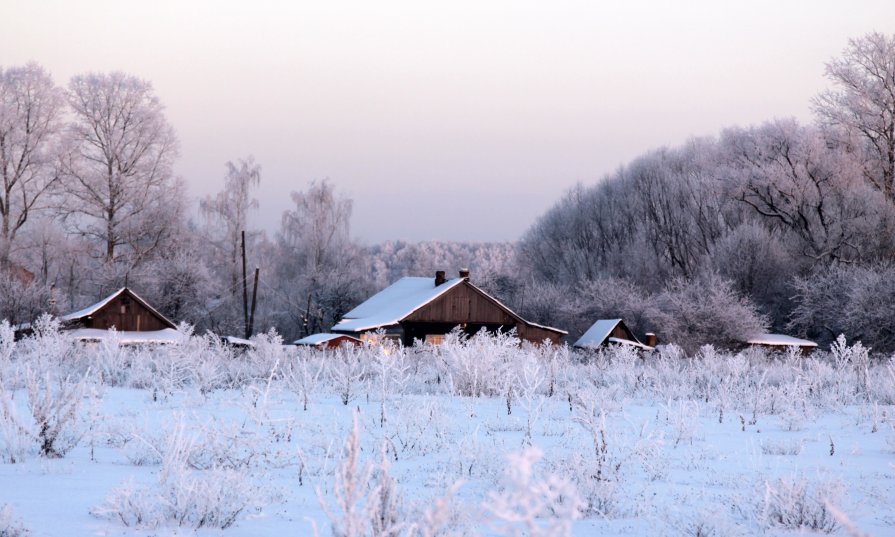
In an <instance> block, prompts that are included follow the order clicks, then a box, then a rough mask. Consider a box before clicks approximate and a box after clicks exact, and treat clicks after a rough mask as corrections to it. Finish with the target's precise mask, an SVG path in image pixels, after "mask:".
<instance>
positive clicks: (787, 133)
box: [0, 33, 895, 352]
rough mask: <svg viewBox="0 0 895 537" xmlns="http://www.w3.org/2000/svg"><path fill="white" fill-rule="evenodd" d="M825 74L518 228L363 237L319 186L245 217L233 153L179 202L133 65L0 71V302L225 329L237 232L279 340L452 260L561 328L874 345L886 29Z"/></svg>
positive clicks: (879, 324)
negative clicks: (799, 91) (64, 73)
mask: <svg viewBox="0 0 895 537" xmlns="http://www.w3.org/2000/svg"><path fill="white" fill-rule="evenodd" d="M826 75H827V77H828V79H829V80H830V82H831V87H830V88H829V89H828V90H825V91H823V92H821V93H819V94H818V95H817V96H816V97H815V98H814V99H813V101H812V105H813V111H814V114H815V121H814V122H813V123H812V124H810V125H804V124H799V123H798V122H797V121H796V120H794V119H775V120H772V121H768V122H766V123H764V124H762V125H758V126H753V127H746V128H742V127H734V128H729V129H726V130H724V131H723V132H721V133H720V134H719V135H718V136H713V137H704V138H696V139H692V140H690V141H689V142H687V143H686V144H684V145H682V146H680V147H666V148H659V149H656V150H652V151H650V152H648V153H645V154H644V155H642V156H640V157H639V158H637V159H635V160H634V161H632V162H631V163H629V164H627V165H626V166H624V167H622V168H620V169H619V170H617V171H616V172H614V173H611V174H609V175H607V176H606V177H604V178H603V179H602V180H600V181H598V182H597V183H595V184H592V185H578V186H576V187H574V188H572V189H571V190H569V191H568V192H566V193H565V195H564V196H563V197H562V198H561V199H560V200H559V201H558V202H557V203H556V205H555V206H554V207H553V208H551V209H550V210H549V211H547V213H545V214H544V215H542V216H541V217H540V218H538V219H537V221H536V222H535V223H534V224H533V225H532V226H531V228H530V229H529V230H528V231H527V232H526V233H525V234H524V236H523V237H522V239H521V240H520V241H518V243H493V244H462V243H444V242H423V243H406V242H401V241H397V242H395V241H390V242H386V243H383V244H377V245H373V246H365V245H362V244H360V243H359V242H358V241H357V240H356V239H355V238H353V237H352V235H351V232H350V218H351V211H352V202H351V200H350V199H348V198H347V197H345V196H344V195H341V194H340V193H339V192H338V191H337V189H336V188H335V186H334V185H333V184H332V183H331V182H329V181H315V182H312V183H310V184H309V185H308V186H307V188H306V189H305V190H303V191H299V192H293V193H292V201H293V206H292V207H291V208H290V209H289V210H287V211H286V212H285V213H284V214H283V215H282V218H281V223H280V226H279V229H278V230H276V231H275V232H273V233H267V232H264V231H261V230H257V229H251V228H250V227H249V225H248V223H249V221H248V216H249V214H250V213H251V211H253V210H256V209H257V207H258V203H257V201H256V200H255V199H254V197H253V192H254V189H256V188H257V187H258V185H259V183H260V181H261V180H262V169H261V166H260V164H259V163H257V162H256V161H255V160H254V159H252V158H251V157H248V158H242V159H235V160H234V161H232V162H228V163H226V165H225V167H224V174H223V181H222V184H221V190H220V191H219V192H218V193H217V194H215V195H212V196H208V197H206V198H204V199H201V200H199V203H198V209H199V210H198V211H197V212H196V211H193V210H192V209H193V207H191V206H190V204H189V203H187V201H185V200H186V197H185V186H184V183H183V181H182V180H181V179H179V178H177V177H176V176H175V175H174V174H173V164H174V162H175V161H176V158H177V157H178V156H179V155H178V144H177V137H176V134H175V132H174V130H173V128H172V127H171V125H170V124H169V123H168V121H167V119H166V117H165V114H164V107H163V106H162V104H161V102H160V100H159V98H158V96H157V95H156V94H155V93H154V91H153V89H152V86H151V84H150V83H149V82H148V81H145V80H141V79H139V78H137V77H134V76H131V75H127V74H124V73H117V72H116V73H92V74H86V75H79V76H75V77H74V78H72V80H71V81H70V82H69V84H68V86H67V87H66V88H61V87H59V86H57V85H56V84H55V82H54V81H53V80H52V78H51V77H50V75H49V74H48V73H47V72H46V71H45V70H44V69H43V68H42V67H41V66H39V65H37V64H33V63H32V64H28V65H25V66H20V67H10V68H6V69H0V173H2V181H3V183H2V188H0V218H2V229H0V272H2V274H3V276H2V277H0V287H2V288H0V317H5V318H9V319H10V320H11V321H13V322H26V321H28V320H30V319H31V318H33V317H34V315H35V314H36V313H38V312H40V311H45V310H47V309H48V308H50V309H55V310H57V312H62V313H64V312H65V311H68V310H70V309H73V308H76V307H80V306H83V305H85V304H88V303H90V302H91V301H94V300H97V299H98V298H100V297H102V296H104V295H105V294H106V293H109V292H111V291H114V290H115V289H117V288H118V287H121V286H123V285H125V284H126V285H128V286H130V287H132V288H133V289H135V290H137V292H138V293H140V294H142V295H143V296H144V297H145V298H147V299H148V300H149V301H150V302H151V303H153V304H155V305H157V306H158V307H159V309H160V310H161V311H162V312H164V313H166V314H167V315H170V316H171V317H173V318H175V319H177V320H186V321H189V322H191V323H194V324H195V325H196V326H197V327H198V328H199V329H200V330H202V329H210V330H214V331H217V332H220V333H230V334H237V335H240V333H241V332H242V327H243V323H244V321H243V318H242V316H243V308H242V296H243V285H244V282H243V279H244V276H243V270H242V259H241V247H242V245H241V235H242V232H243V231H245V232H246V250H247V252H248V262H249V268H250V270H249V277H251V268H253V267H254V266H256V265H257V266H260V267H261V277H260V281H259V288H258V294H259V301H258V304H259V306H258V314H257V316H256V323H255V324H256V331H258V330H266V329H268V328H270V327H274V328H276V329H277V330H278V331H279V332H280V333H282V334H283V335H284V336H286V337H287V338H292V337H299V336H302V335H306V334H309V333H314V332H319V331H325V330H327V329H328V328H329V327H330V326H332V324H333V323H334V322H335V321H336V320H338V319H339V318H340V317H341V316H342V314H344V313H345V312H346V311H348V310H349V309H351V308H352V307H353V306H355V305H356V304H357V303H359V302H360V301H362V300H363V299H365V298H366V297H367V296H369V295H370V294H372V293H373V292H375V291H376V290H378V289H380V288H382V287H384V286H385V285H387V284H388V283H390V282H391V281H393V280H395V279H396V278H398V277H400V276H404V275H408V274H413V275H428V274H434V271H435V270H436V269H445V268H446V269H452V268H459V267H461V266H464V267H469V268H471V269H472V270H473V279H474V281H475V282H476V283H477V284H479V285H480V286H482V287H483V288H485V289H486V290H487V291H489V292H492V293H493V294H495V295H497V296H499V297H500V298H501V299H502V300H504V301H505V302H507V303H508V304H509V305H510V306H511V307H513V308H515V309H517V310H518V311H519V312H520V313H521V314H523V315H525V316H528V317H530V318H532V319H533V320H536V321H538V322H543V323H550V324H554V325H556V326H560V327H563V328H566V329H569V330H570V331H571V332H572V333H573V334H575V333H580V332H582V331H583V330H584V329H586V327H587V326H588V325H589V324H590V323H591V322H593V321H594V320H595V319H597V318H605V317H613V318H614V317H624V318H625V320H626V322H627V323H628V324H629V326H631V327H632V328H633V329H634V330H635V331H636V332H644V331H655V332H657V333H659V334H660V338H662V339H664V340H666V341H676V342H678V343H681V344H683V345H685V346H690V347H691V348H695V347H696V346H698V345H701V344H705V343H711V344H715V345H721V346H725V345H730V344H732V343H733V342H734V341H737V340H738V339H741V338H742V337H744V336H745V335H748V334H749V333H754V332H757V331H765V330H774V331H783V332H789V333H794V334H797V335H803V336H807V337H811V338H815V339H818V340H820V341H821V342H822V343H825V342H828V341H831V340H832V339H834V338H835V337H836V336H837V335H838V334H839V333H843V332H844V333H846V335H847V336H848V337H849V338H856V339H862V340H863V341H864V342H865V344H868V345H872V346H873V347H874V348H875V349H876V350H879V351H886V352H888V351H892V350H895V336H893V334H895V321H893V320H892V319H895V307H893V306H892V305H893V304H895V283H893V282H895V280H893V279H892V277H891V276H893V271H895V264H893V263H892V256H893V252H895V35H893V36H886V35H883V34H878V33H873V34H868V35H866V36H863V37H860V38H856V39H853V40H851V41H850V42H849V43H848V46H847V47H846V48H845V50H844V51H843V53H842V55H841V56H840V57H838V58H835V59H833V60H831V61H830V62H829V63H828V64H827V65H826ZM31 275H33V278H32V277H31Z"/></svg>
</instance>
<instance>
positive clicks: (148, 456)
mask: <svg viewBox="0 0 895 537" xmlns="http://www.w3.org/2000/svg"><path fill="white" fill-rule="evenodd" d="M194 340H198V341H194V342H193V343H192V344H191V345H192V347H190V346H187V347H186V348H183V349H181V350H179V351H155V352H154V353H148V352H142V353H140V352H138V353H137V354H134V353H133V352H132V351H125V350H122V349H117V348H114V347H111V348H109V347H103V348H94V349H86V350H85V349H83V348H75V349H74V350H72V347H71V346H67V345H66V344H65V342H60V341H56V340H53V341H49V342H47V341H44V342H40V344H39V345H38V344H37V343H36V342H32V343H31V344H21V343H19V344H16V346H14V348H12V350H11V351H6V355H5V356H4V351H3V348H4V347H3V345H0V360H3V361H2V362H0V367H2V369H0V372H2V373H3V375H4V376H3V377H2V378H3V380H4V386H5V388H4V392H3V393H0V396H2V397H3V402H4V406H3V407H2V408H0V411H2V412H0V413H2V414H3V419H2V420H0V422H2V423H0V426H2V430H0V440H2V441H0V460H2V461H3V464H0V506H3V505H6V508H5V510H4V511H3V512H2V514H0V535H16V533H15V530H17V529H19V530H25V531H27V532H30V533H25V532H24V531H23V532H22V534H23V535H34V536H70V535H141V536H150V535H153V536H155V535H194V534H197V535H228V536H233V537H238V536H250V535H251V536H257V535H286V534H291V535H311V534H313V533H314V531H315V529H314V528H315V526H316V528H317V531H318V532H319V534H320V535H331V534H332V533H333V531H332V530H331V525H332V524H333V523H335V525H336V526H337V527H338V526H340V525H341V526H342V528H343V530H344V534H347V535H361V534H367V535H373V534H376V524H377V522H376V521H378V524H379V530H380V533H379V534H381V535H388V534H400V535H469V534H482V535H512V534H514V533H512V531H514V530H515V529H519V528H523V527H525V526H526V524H527V523H533V524H534V526H533V527H531V528H529V529H530V530H533V531H530V532H529V534H538V533H537V532H538V531H540V532H541V533H540V534H544V535H562V534H566V529H567V528H568V527H571V533H572V534H574V535H693V536H696V535H699V536H710V535H716V536H727V535H753V534H763V535H791V534H825V533H827V532H829V531H832V532H834V533H838V534H846V533H847V530H848V528H847V527H846V526H848V524H849V522H848V521H849V520H850V521H851V523H853V524H854V526H855V527H856V528H857V529H859V530H860V531H861V532H864V533H867V534H872V535H879V536H882V535H895V507H893V506H895V419H893V417H892V416H893V414H895V406H893V402H895V400H893V398H895V367H893V365H892V363H891V362H887V361H879V362H870V361H868V360H867V359H866V358H867V357H866V353H865V352H863V350H862V349H860V348H859V347H858V348H857V350H856V352H855V349H854V348H848V347H843V348H841V349H839V351H838V354H837V353H829V354H823V355H820V354H819V355H817V356H818V357H817V358H809V359H805V358H801V357H798V356H795V355H791V356H788V357H776V358H768V357H765V356H764V355H763V354H761V353H756V352H752V353H746V354H741V355H737V356H732V355H724V354H718V353H714V352H713V351H711V350H710V349H704V350H703V351H701V353H700V355H699V356H697V357H695V358H684V357H681V356H680V354H679V351H677V349H675V348H673V347H670V348H666V349H665V350H663V351H662V352H661V353H655V354H652V355H648V356H646V357H645V358H644V359H643V360H641V359H639V358H637V357H636V355H633V354H630V353H629V351H626V350H623V349H622V350H617V351H611V352H609V353H604V354H601V355H599V356H596V357H591V358H592V360H591V362H590V364H589V365H581V364H577V363H576V362H574V361H573V360H574V359H576V358H577V357H575V356H570V355H569V353H568V352H567V351H555V350H553V351H550V350H538V349H532V348H522V349H520V348H518V347H516V346H512V345H508V344H507V343H506V342H505V341H493V340H490V341H483V340H480V341H476V342H470V343H467V344H459V343H451V344H449V345H448V347H446V348H443V349H441V350H440V351H433V350H417V351H401V350H397V351H395V352H393V353H391V354H385V353H382V352H380V351H378V350H372V351H360V352H352V353H342V354H340V355H329V354H323V353H311V352H301V353H300V354H295V352H297V351H291V350H283V349H281V348H279V347H278V346H276V345H275V343H276V341H273V342H266V343H268V344H265V342H262V345H261V346H260V348H259V350H258V351H256V352H255V353H253V354H250V355H247V356H232V355H230V354H229V353H228V352H227V351H223V350H221V349H220V348H218V347H216V346H214V345H208V344H206V343H204V342H203V341H202V340H201V338H194ZM0 341H2V337H0ZM6 348H7V349H8V348H10V346H9V345H7V347H6ZM38 349H40V352H38ZM393 351H394V350H393ZM339 364H341V365H339ZM271 371H272V372H273V373H272V374H271ZM85 374H86V377H85ZM65 376H68V377H69V380H68V382H67V383H66V381H65V380H64V377H65ZM82 379H83V380H82ZM29 386H31V389H32V393H31V400H37V399H40V397H41V396H42V395H45V394H48V393H49V394H51V395H53V396H55V397H56V398H57V400H58V399H64V398H60V397H58V395H59V394H60V393H62V390H63V387H65V386H68V387H75V388H77V387H79V388H80V391H79V392H77V399H76V401H77V402H78V403H79V404H78V407H77V410H76V412H73V413H72V415H73V416H74V418H73V419H72V420H71V421H69V422H65V423H64V425H63V426H61V427H59V429H60V431H61V434H60V435H59V438H58V439H57V444H58V446H60V447H64V446H65V445H66V442H69V441H70V443H74V441H75V440H77V444H76V445H75V447H74V448H72V449H71V450H70V451H68V452H67V453H65V455H64V456H63V457H57V458H52V457H47V456H41V454H40V447H41V446H40V444H39V443H38V442H37V441H35V439H34V438H35V437H40V433H39V427H38V426H37V425H36V423H35V420H34V419H33V418H32V417H31V414H32V411H31V410H30V408H29V404H28V401H29V394H28V387H29ZM47 386H49V389H47ZM346 388H350V390H348V389H346ZM346 391H347V392H349V393H348V394H347V395H346ZM469 393H480V394H481V395H479V396H471V395H468V394H469ZM508 393H509V394H510V396H509V397H507V394H508ZM305 394H306V395H307V400H308V408H307V410H304V409H303V406H304V395H305ZM50 399H52V398H50ZM343 399H348V404H347V405H345V404H343ZM46 400H49V399H46ZM55 408H57V409H59V410H60V412H59V413H58V415H59V416H64V415H66V412H67V411H68V410H67V409H70V408H71V407H65V406H64V405H63V406H62V407H55ZM4 409H5V410H4ZM508 410H510V411H511V413H508ZM50 414H52V412H51V413H50ZM353 420H356V421H357V429H356V430H357V433H356V437H353V436H352V430H353V425H352V424H353ZM48 421H49V425H50V428H51V429H52V426H53V425H54V423H59V422H64V419H59V420H57V421H56V422H54V421H53V420H52V419H51V420H48ZM19 426H21V427H19ZM529 426H530V427H531V428H530V431H531V432H530V434H529ZM29 435H31V436H29ZM352 439H354V440H355V442H354V443H352V442H351V441H350V440H352ZM346 440H347V441H346ZM352 445H353V446H355V447H354V449H352V448H351V446H352ZM12 460H15V462H11V461H12ZM535 461H536V462H535ZM352 462H353V463H354V466H352V465H351V463H352ZM528 471H530V472H531V473H530V474H529V473H527V472H528ZM355 479H356V480H358V484H357V486H356V487H354V486H353V483H354V481H353V480H355ZM340 498H341V502H340ZM324 505H325V509H324V507H323V506H324ZM373 507H375V512H376V513H380V514H382V513H385V514H387V516H375V515H374V514H373V509H372V508H373ZM836 511H840V512H841V513H837V512H836ZM327 512H328V513H327ZM389 524H394V526H393V528H394V529H396V531H395V532H393V533H388V527H389ZM568 524H571V526H568ZM4 525H5V527H6V531H7V532H8V533H3V532H4ZM200 526H201V527H200ZM221 526H227V527H226V529H221ZM197 527H200V529H198V530H196V529H195V528H197ZM352 528H355V529H357V530H358V531H352Z"/></svg>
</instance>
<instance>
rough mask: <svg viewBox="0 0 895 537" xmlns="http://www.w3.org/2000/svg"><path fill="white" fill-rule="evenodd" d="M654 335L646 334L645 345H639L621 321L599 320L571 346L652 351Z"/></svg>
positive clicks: (638, 341)
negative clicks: (629, 347)
mask: <svg viewBox="0 0 895 537" xmlns="http://www.w3.org/2000/svg"><path fill="white" fill-rule="evenodd" d="M655 339H656V336H655V334H651V333H650V334H647V343H649V344H644V343H641V342H640V340H639V339H637V336H635V335H634V332H632V331H631V330H630V329H629V328H628V327H627V325H625V322H624V321H622V320H621V319H600V320H599V321H597V322H595V323H594V324H592V325H591V327H590V328H588V329H587V332H585V333H584V335H583V336H581V337H580V338H579V339H578V341H576V342H575V343H574V344H573V345H572V346H573V347H576V348H579V349H595V348H598V347H602V346H605V345H630V346H632V347H635V348H638V349H640V350H652V349H653V348H654V347H655V345H656V343H655Z"/></svg>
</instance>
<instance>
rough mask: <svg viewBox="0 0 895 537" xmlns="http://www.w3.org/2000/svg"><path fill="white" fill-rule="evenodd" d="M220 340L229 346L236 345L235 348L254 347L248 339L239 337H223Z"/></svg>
mask: <svg viewBox="0 0 895 537" xmlns="http://www.w3.org/2000/svg"><path fill="white" fill-rule="evenodd" d="M221 339H223V340H224V341H226V342H227V343H229V344H230V345H236V346H242V347H254V346H255V344H254V343H252V341H250V340H248V339H244V338H241V337H236V336H224V337H223V338H221Z"/></svg>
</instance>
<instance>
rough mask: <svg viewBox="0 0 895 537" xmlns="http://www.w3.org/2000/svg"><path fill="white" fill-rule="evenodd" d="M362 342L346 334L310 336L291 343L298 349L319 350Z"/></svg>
mask: <svg viewBox="0 0 895 537" xmlns="http://www.w3.org/2000/svg"><path fill="white" fill-rule="evenodd" d="M362 343H363V342H362V341H361V340H359V339H357V338H356V337H352V336H349V335H346V334H311V335H310V336H307V337H304V338H301V339H297V340H295V341H293V342H292V344H293V345H297V346H299V347H314V348H317V349H320V350H322V351H323V350H330V349H338V348H339V347H341V346H342V345H360V344H362Z"/></svg>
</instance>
